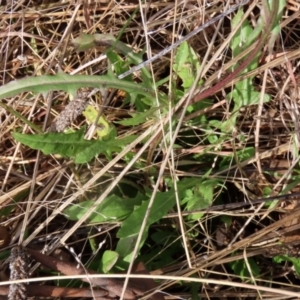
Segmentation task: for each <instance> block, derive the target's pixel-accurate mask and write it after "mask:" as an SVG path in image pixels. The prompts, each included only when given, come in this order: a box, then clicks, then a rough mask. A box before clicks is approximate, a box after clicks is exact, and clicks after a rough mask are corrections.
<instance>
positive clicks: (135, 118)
mask: <svg viewBox="0 0 300 300" xmlns="http://www.w3.org/2000/svg"><path fill="white" fill-rule="evenodd" d="M157 110H158V108H157V107H153V108H150V109H148V110H147V111H145V112H142V113H129V114H130V115H131V116H132V118H130V119H125V120H122V121H117V122H116V123H118V124H121V125H124V126H135V125H139V124H142V123H145V122H146V121H147V119H148V118H149V117H150V118H151V119H153V118H154V117H155V115H154V113H155V111H157Z"/></svg>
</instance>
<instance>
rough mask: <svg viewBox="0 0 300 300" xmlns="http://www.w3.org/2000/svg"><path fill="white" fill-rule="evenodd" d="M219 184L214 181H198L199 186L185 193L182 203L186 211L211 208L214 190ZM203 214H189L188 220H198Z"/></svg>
mask: <svg viewBox="0 0 300 300" xmlns="http://www.w3.org/2000/svg"><path fill="white" fill-rule="evenodd" d="M218 184H219V182H218V180H216V179H208V180H203V181H199V184H198V185H196V186H194V187H193V188H192V189H188V190H187V191H186V196H185V198H183V200H182V203H186V207H185V209H186V210H188V211H193V210H202V209H203V210H204V209H207V208H208V207H210V206H211V204H212V202H213V195H214V190H215V188H216V187H217V186H218ZM202 216H203V213H197V214H191V215H190V216H188V219H189V220H199V219H200V218H201V217H202Z"/></svg>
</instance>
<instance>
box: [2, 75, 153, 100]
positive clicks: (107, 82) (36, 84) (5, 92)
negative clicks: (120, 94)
mask: <svg viewBox="0 0 300 300" xmlns="http://www.w3.org/2000/svg"><path fill="white" fill-rule="evenodd" d="M82 87H94V88H99V87H102V88H116V89H120V90H124V91H126V92H129V93H131V92H135V93H139V94H141V95H144V96H147V97H154V98H155V94H154V93H153V91H152V90H151V89H150V88H148V87H145V86H144V85H143V84H142V83H139V84H136V83H133V82H129V81H126V80H120V79H117V78H115V77H113V76H108V75H103V76H96V75H91V76H89V75H69V74H66V73H63V72H59V73H57V74H56V75H41V76H36V77H26V78H24V79H19V80H15V81H11V82H9V83H7V84H5V85H3V86H1V87H0V99H3V98H7V97H13V96H15V95H17V94H19V93H22V92H33V93H47V92H49V91H53V90H63V91H66V92H69V93H71V94H74V93H75V92H76V91H77V90H78V89H79V88H82Z"/></svg>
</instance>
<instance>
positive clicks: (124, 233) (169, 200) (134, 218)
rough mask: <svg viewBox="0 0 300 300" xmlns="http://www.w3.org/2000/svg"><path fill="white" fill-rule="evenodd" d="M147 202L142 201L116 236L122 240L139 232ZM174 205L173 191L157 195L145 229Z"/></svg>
mask: <svg viewBox="0 0 300 300" xmlns="http://www.w3.org/2000/svg"><path fill="white" fill-rule="evenodd" d="M148 204H149V201H143V202H142V204H141V205H140V206H139V207H137V208H136V209H135V210H134V211H133V212H132V213H131V215H130V216H129V217H128V218H127V219H126V220H125V221H124V222H123V224H122V226H121V228H120V230H119V232H118V234H117V236H118V237H119V238H124V237H128V236H134V235H136V234H138V233H139V232H140V228H141V224H142V222H143V220H144V218H145V214H146V211H147V208H148ZM174 205H175V197H174V191H169V192H166V193H157V195H156V197H155V200H154V202H153V206H152V208H151V212H150V215H149V218H148V220H147V224H146V229H145V230H148V228H149V226H150V225H151V224H153V223H155V222H157V221H159V220H160V219H161V218H162V217H163V216H164V215H166V214H167V213H168V211H169V210H170V209H171V208H172V207H173V206H174Z"/></svg>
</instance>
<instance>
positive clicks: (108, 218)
mask: <svg viewBox="0 0 300 300" xmlns="http://www.w3.org/2000/svg"><path fill="white" fill-rule="evenodd" d="M138 199H139V198H138V197H135V198H132V199H123V198H121V197H118V196H117V195H111V196H109V197H107V198H105V199H104V201H103V202H102V203H101V204H99V205H98V206H97V207H96V208H95V210H94V211H93V213H92V214H91V215H90V216H89V218H88V222H89V223H99V222H117V221H121V220H123V219H125V218H126V217H127V216H128V215H129V214H130V213H131V212H132V211H133V207H134V205H137V204H139V203H140V201H139V200H138ZM93 204H94V201H93V200H87V201H84V202H80V203H77V204H72V206H69V207H67V208H66V209H65V210H64V214H65V216H66V217H67V218H68V219H69V220H72V221H78V220H80V219H81V218H82V216H83V215H84V214H85V213H86V212H87V211H88V210H89V209H90V208H91V206H93Z"/></svg>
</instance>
